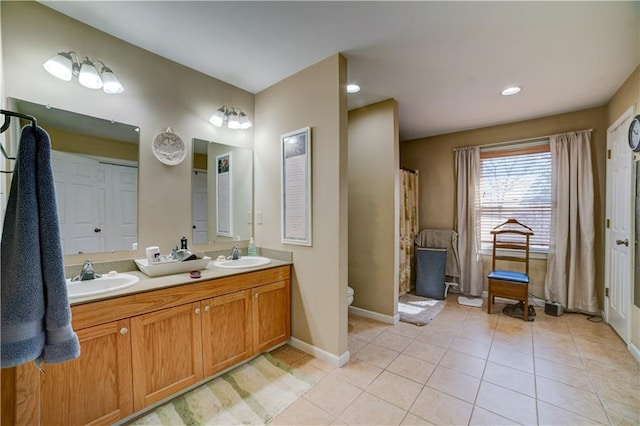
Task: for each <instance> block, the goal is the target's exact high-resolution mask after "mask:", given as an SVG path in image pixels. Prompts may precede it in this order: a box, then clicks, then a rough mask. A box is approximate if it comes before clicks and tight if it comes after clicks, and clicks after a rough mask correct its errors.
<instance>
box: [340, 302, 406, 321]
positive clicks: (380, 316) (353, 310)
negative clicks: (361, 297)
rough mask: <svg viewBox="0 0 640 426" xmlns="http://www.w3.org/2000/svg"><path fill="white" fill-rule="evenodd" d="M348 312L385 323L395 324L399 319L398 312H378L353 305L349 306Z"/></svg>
mask: <svg viewBox="0 0 640 426" xmlns="http://www.w3.org/2000/svg"><path fill="white" fill-rule="evenodd" d="M349 313H350V314H354V315H359V316H361V317H365V318H371V319H374V320H376V321H380V322H384V323H386V324H397V323H398V322H399V321H400V314H395V315H394V316H391V315H385V314H381V313H379V312H373V311H368V310H366V309H362V308H357V307H355V306H349Z"/></svg>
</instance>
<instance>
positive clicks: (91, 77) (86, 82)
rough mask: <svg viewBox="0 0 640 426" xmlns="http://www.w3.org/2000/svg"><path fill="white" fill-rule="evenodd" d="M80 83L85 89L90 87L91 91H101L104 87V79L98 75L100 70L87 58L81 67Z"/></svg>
mask: <svg viewBox="0 0 640 426" xmlns="http://www.w3.org/2000/svg"><path fill="white" fill-rule="evenodd" d="M78 81H79V82H80V84H82V85H83V86H84V87H88V88H89V89H100V88H101V87H102V79H101V78H100V75H99V74H98V70H97V69H96V67H95V66H94V65H93V63H91V61H89V58H85V60H84V62H83V63H82V66H81V67H80V75H78Z"/></svg>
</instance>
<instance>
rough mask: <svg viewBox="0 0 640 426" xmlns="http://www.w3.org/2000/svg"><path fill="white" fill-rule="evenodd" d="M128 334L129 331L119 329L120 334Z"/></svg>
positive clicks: (125, 328) (124, 328)
mask: <svg viewBox="0 0 640 426" xmlns="http://www.w3.org/2000/svg"><path fill="white" fill-rule="evenodd" d="M128 332H129V329H128V328H127V327H122V328H121V329H120V334H127V333H128Z"/></svg>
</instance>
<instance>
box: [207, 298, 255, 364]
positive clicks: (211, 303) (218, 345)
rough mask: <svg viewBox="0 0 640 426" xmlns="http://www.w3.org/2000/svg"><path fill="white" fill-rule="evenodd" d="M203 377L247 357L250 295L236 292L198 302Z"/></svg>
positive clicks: (249, 348)
mask: <svg viewBox="0 0 640 426" xmlns="http://www.w3.org/2000/svg"><path fill="white" fill-rule="evenodd" d="M202 305H203V315H202V346H203V363H204V375H205V377H206V376H211V375H213V374H215V373H217V372H218V371H221V370H224V369H225V368H227V367H230V366H231V365H234V364H237V363H238V362H240V361H242V360H244V359H247V358H249V357H250V356H251V355H252V347H251V339H252V336H251V292H250V291H249V290H243V291H237V292H235V293H231V294H225V295H223V296H218V297H214V298H213V299H208V300H204V301H202Z"/></svg>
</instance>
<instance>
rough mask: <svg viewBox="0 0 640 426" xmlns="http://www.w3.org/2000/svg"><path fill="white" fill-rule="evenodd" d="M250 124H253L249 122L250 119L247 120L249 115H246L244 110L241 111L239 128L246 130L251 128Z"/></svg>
mask: <svg viewBox="0 0 640 426" xmlns="http://www.w3.org/2000/svg"><path fill="white" fill-rule="evenodd" d="M251 126H253V124H252V123H251V120H249V117H247V114H245V113H244V112H241V113H240V129H241V130H247V129H249V128H251Z"/></svg>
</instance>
